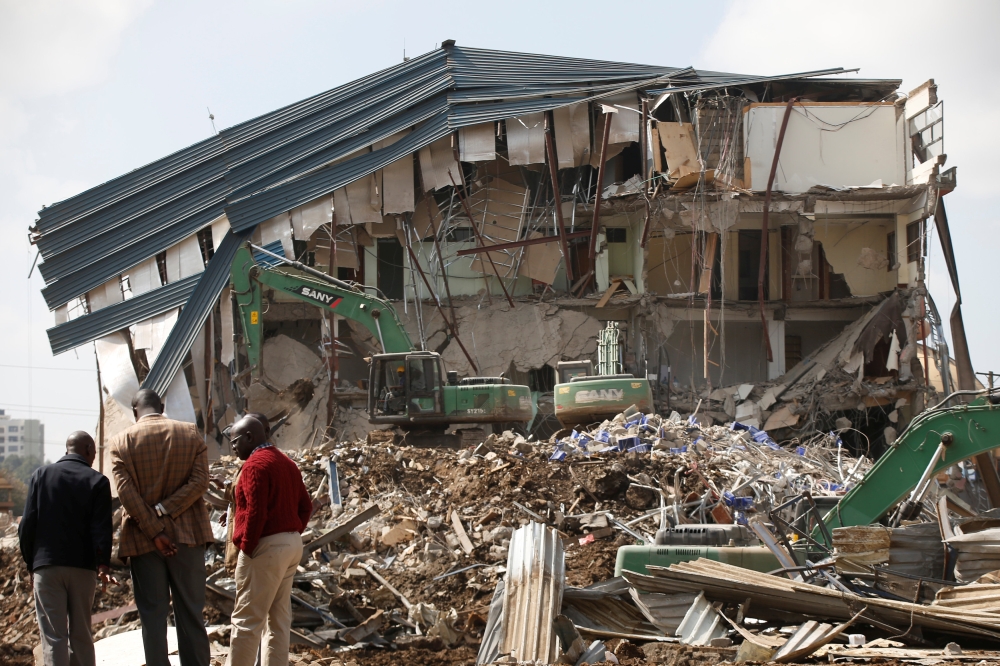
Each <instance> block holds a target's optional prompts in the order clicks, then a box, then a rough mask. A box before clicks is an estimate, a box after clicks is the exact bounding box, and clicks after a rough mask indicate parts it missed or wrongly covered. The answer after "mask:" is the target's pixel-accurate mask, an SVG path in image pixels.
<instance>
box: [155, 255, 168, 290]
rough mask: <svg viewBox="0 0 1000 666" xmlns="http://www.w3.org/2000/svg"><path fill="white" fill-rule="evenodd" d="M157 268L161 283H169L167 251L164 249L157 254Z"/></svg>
mask: <svg viewBox="0 0 1000 666" xmlns="http://www.w3.org/2000/svg"><path fill="white" fill-rule="evenodd" d="M156 270H157V271H158V272H159V273H160V284H166V283H167V253H166V251H163V252H161V253H159V254H158V255H156Z"/></svg>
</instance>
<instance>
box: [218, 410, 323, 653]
mask: <svg viewBox="0 0 1000 666" xmlns="http://www.w3.org/2000/svg"><path fill="white" fill-rule="evenodd" d="M230 442H232V445H233V450H234V451H235V452H236V455H237V456H239V457H240V459H241V460H245V461H246V462H245V463H244V464H243V469H242V470H241V471H240V476H239V481H238V482H237V483H236V492H235V493H234V496H235V500H236V512H235V516H234V518H233V543H234V544H236V546H237V547H238V548H239V549H240V553H239V559H238V561H237V564H236V605H235V607H234V608H233V631H232V635H231V640H230V647H229V659H228V660H227V661H226V664H227V666H253V665H254V662H255V661H256V659H257V647H258V646H259V645H260V644H261V633H262V632H263V631H264V630H265V629H266V630H267V631H266V636H265V638H264V645H263V646H262V650H261V664H262V666H288V640H289V633H290V630H291V624H292V599H291V595H292V578H293V577H294V576H295V569H296V567H298V565H299V560H301V559H302V536H301V534H302V530H304V529H305V528H306V523H307V522H308V521H309V516H310V514H311V513H312V500H311V499H310V497H309V492H308V491H307V490H306V486H305V484H304V483H302V474H301V473H300V472H299V468H298V466H296V464H295V463H294V462H292V461H291V460H289V458H288V456H286V455H285V454H284V453H282V452H281V451H279V450H278V449H276V448H275V447H274V445H273V444H270V443H268V441H267V435H266V431H265V429H264V426H263V424H262V423H261V422H260V421H259V420H257V419H255V418H253V417H252V416H245V417H243V418H242V419H241V420H239V421H238V422H237V423H236V424H235V425H234V426H233V428H232V431H231V433H230Z"/></svg>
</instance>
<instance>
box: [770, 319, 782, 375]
mask: <svg viewBox="0 0 1000 666" xmlns="http://www.w3.org/2000/svg"><path fill="white" fill-rule="evenodd" d="M767 335H768V337H769V338H770V339H771V355H772V357H773V358H774V360H773V361H770V362H769V363H768V364H767V378H768V380H771V379H777V378H778V377H780V376H781V375H783V374H785V369H786V368H785V322H784V320H781V321H776V320H774V319H768V320H767Z"/></svg>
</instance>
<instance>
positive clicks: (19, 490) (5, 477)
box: [0, 466, 28, 516]
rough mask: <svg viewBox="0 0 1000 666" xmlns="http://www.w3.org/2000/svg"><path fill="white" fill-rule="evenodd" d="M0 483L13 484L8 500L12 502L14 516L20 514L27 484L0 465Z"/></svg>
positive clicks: (26, 497)
mask: <svg viewBox="0 0 1000 666" xmlns="http://www.w3.org/2000/svg"><path fill="white" fill-rule="evenodd" d="M0 483H3V484H10V485H11V486H13V490H12V491H11V493H10V501H11V502H13V503H14V507H13V509H12V511H13V512H14V515H15V516H20V515H21V514H22V513H24V502H25V500H27V499H28V486H27V484H25V483H24V482H23V481H21V480H20V479H18V478H17V477H16V476H13V475H12V474H11V473H10V472H7V471H6V470H4V469H3V468H2V466H0Z"/></svg>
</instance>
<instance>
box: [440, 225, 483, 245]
mask: <svg viewBox="0 0 1000 666" xmlns="http://www.w3.org/2000/svg"><path fill="white" fill-rule="evenodd" d="M444 238H445V240H446V241H448V242H449V243H469V242H471V241H474V240H476V232H474V231H473V230H472V227H452V228H451V229H450V230H449V231H448V233H447V234H446V235H445V237H444Z"/></svg>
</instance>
